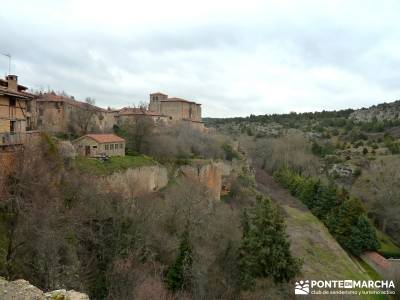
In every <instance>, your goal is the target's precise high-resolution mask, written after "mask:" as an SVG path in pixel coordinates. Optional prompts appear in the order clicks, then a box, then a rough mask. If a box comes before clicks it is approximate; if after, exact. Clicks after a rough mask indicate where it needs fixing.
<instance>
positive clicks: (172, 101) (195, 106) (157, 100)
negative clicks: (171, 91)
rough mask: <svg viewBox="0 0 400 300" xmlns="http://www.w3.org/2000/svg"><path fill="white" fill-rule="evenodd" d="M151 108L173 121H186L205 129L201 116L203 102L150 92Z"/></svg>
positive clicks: (152, 110)
mask: <svg viewBox="0 0 400 300" xmlns="http://www.w3.org/2000/svg"><path fill="white" fill-rule="evenodd" d="M149 110H150V111H151V112H155V113H158V114H163V115H166V116H168V117H169V120H170V121H171V123H172V122H179V121H181V122H185V123H187V124H188V125H190V126H193V127H195V128H198V129H203V128H204V124H203V122H202V118H201V104H199V103H196V102H193V101H189V100H185V99H181V98H176V97H172V98H169V97H168V95H166V94H163V93H152V94H150V104H149Z"/></svg>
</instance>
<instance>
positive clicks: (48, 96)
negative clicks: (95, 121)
mask: <svg viewBox="0 0 400 300" xmlns="http://www.w3.org/2000/svg"><path fill="white" fill-rule="evenodd" d="M38 97H39V98H38V99H37V101H38V102H65V103H68V104H71V105H73V106H77V107H80V108H83V109H87V108H89V107H92V108H93V109H95V110H97V111H103V112H106V111H107V110H106V109H104V108H101V107H97V106H94V105H91V104H88V103H85V102H82V101H77V100H75V99H72V98H69V97H65V96H60V95H56V94H53V93H44V94H41V95H39V96H38Z"/></svg>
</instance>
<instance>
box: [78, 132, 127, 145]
mask: <svg viewBox="0 0 400 300" xmlns="http://www.w3.org/2000/svg"><path fill="white" fill-rule="evenodd" d="M85 137H88V138H91V139H94V140H95V141H96V142H98V143H115V142H125V140H124V139H123V138H121V137H119V136H117V135H115V134H111V133H109V134H107V133H102V134H95V133H89V134H86V135H84V136H81V137H80V138H79V139H77V140H80V139H82V138H85Z"/></svg>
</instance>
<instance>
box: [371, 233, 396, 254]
mask: <svg viewBox="0 0 400 300" xmlns="http://www.w3.org/2000/svg"><path fill="white" fill-rule="evenodd" d="M376 233H377V235H378V239H379V241H380V242H381V248H380V249H379V250H378V252H379V253H380V254H381V255H382V256H384V257H386V258H400V247H399V246H397V245H396V244H395V243H393V241H392V239H391V238H390V237H389V236H388V235H387V234H385V233H383V232H382V231H379V230H377V231H376Z"/></svg>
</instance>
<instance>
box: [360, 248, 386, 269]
mask: <svg viewBox="0 0 400 300" xmlns="http://www.w3.org/2000/svg"><path fill="white" fill-rule="evenodd" d="M364 255H365V257H366V258H367V259H369V260H370V261H372V262H373V263H374V264H376V265H377V266H378V267H380V268H382V269H385V270H386V269H388V268H389V267H390V262H389V261H388V260H387V259H386V258H384V257H383V256H382V255H380V254H379V253H377V252H372V251H369V252H366V253H364Z"/></svg>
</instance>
